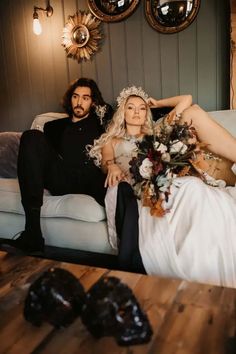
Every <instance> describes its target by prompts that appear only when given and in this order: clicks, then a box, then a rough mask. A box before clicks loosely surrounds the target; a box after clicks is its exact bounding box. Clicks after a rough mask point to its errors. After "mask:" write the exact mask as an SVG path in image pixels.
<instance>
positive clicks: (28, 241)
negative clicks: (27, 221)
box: [0, 231, 44, 255]
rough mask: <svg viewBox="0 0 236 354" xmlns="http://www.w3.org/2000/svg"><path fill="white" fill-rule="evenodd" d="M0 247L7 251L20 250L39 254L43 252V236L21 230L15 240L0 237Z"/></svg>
mask: <svg viewBox="0 0 236 354" xmlns="http://www.w3.org/2000/svg"><path fill="white" fill-rule="evenodd" d="M0 247H1V249H3V250H6V251H7V252H16V251H22V252H23V253H25V254H32V255H34V254H35V255H37V254H38V255H40V254H42V253H43V252H44V238H43V237H42V236H37V237H35V236H34V235H31V234H29V233H28V232H27V231H23V232H22V233H21V234H20V236H19V237H18V238H17V239H15V240H14V239H6V238H0Z"/></svg>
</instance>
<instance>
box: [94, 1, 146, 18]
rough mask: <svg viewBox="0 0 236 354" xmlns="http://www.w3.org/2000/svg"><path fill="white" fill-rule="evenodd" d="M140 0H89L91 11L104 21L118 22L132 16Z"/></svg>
mask: <svg viewBox="0 0 236 354" xmlns="http://www.w3.org/2000/svg"><path fill="white" fill-rule="evenodd" d="M138 3H139V0H88V6H89V9H90V11H91V12H92V13H93V14H94V16H96V17H97V18H99V19H100V20H102V21H104V22H117V21H121V20H124V19H125V18H127V17H128V16H130V15H131V14H132V13H133V12H134V10H135V9H136V8H137V5H138Z"/></svg>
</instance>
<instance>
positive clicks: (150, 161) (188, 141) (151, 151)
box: [130, 119, 217, 216]
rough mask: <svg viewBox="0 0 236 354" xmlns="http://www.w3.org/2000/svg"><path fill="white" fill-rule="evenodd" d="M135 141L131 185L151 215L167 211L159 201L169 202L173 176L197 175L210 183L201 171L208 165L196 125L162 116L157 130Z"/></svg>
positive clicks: (161, 214) (131, 165)
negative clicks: (194, 126)
mask: <svg viewBox="0 0 236 354" xmlns="http://www.w3.org/2000/svg"><path fill="white" fill-rule="evenodd" d="M170 124H171V125H170ZM170 126H171V129H169V128H170ZM136 144H137V154H136V155H135V157H133V158H132V159H131V161H130V172H131V174H132V176H133V181H134V182H133V188H134V192H135V194H136V196H137V197H138V198H139V199H141V201H142V203H143V205H144V206H148V207H150V213H151V215H155V216H163V215H164V214H165V213H166V212H167V210H164V207H163V206H162V204H164V203H162V202H163V201H165V202H168V198H169V195H170V187H171V185H172V183H173V180H174V179H175V178H176V177H182V176H186V175H194V176H196V175H197V176H199V177H200V178H201V179H202V180H204V181H205V182H206V183H208V182H209V184H211V185H213V181H212V179H209V176H208V175H206V173H204V172H203V171H204V170H207V167H208V163H207V161H206V160H205V158H204V154H205V153H206V152H204V150H203V149H202V147H203V145H202V144H201V143H199V142H198V140H197V135H196V131H195V129H194V128H193V127H192V126H190V125H188V124H187V123H183V124H181V123H180V122H178V121H176V120H173V119H171V121H170V122H169V121H168V120H163V123H162V125H161V126H160V129H159V132H158V133H157V134H155V135H148V136H145V137H144V138H143V140H142V141H137V143H136ZM204 146H205V145H204ZM214 185H217V183H215V184H214Z"/></svg>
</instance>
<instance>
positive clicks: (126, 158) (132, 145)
mask: <svg viewBox="0 0 236 354" xmlns="http://www.w3.org/2000/svg"><path fill="white" fill-rule="evenodd" d="M137 140H138V139H120V140H119V142H118V143H117V144H116V145H115V146H114V154H115V161H116V164H117V165H118V166H119V167H120V168H121V169H122V171H123V172H124V173H125V175H126V178H127V180H128V182H129V183H131V184H132V176H131V174H130V171H129V169H130V165H129V162H130V160H131V159H132V157H136V156H137V145H136V142H137Z"/></svg>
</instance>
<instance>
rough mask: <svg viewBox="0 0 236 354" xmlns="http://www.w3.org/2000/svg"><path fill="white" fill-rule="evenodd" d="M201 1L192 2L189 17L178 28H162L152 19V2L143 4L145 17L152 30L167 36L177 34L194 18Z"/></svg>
mask: <svg viewBox="0 0 236 354" xmlns="http://www.w3.org/2000/svg"><path fill="white" fill-rule="evenodd" d="M200 3H201V0H193V8H192V10H191V12H190V14H189V16H188V17H187V18H186V19H185V20H184V21H183V23H181V24H180V25H178V26H170V27H168V26H164V25H162V24H161V23H159V22H158V20H157V19H156V18H155V17H154V15H153V11H152V0H146V2H145V15H146V19H147V21H148V23H149V24H150V25H151V27H152V28H154V29H155V30H157V31H158V32H160V33H164V34H168V33H177V32H180V31H183V30H184V29H185V28H186V27H188V26H189V25H190V24H191V23H192V22H193V21H194V19H195V18H196V16H197V14H198V11H199V8H200Z"/></svg>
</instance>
